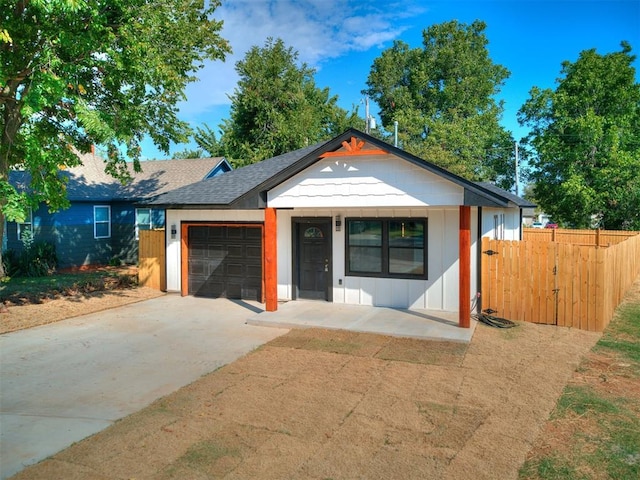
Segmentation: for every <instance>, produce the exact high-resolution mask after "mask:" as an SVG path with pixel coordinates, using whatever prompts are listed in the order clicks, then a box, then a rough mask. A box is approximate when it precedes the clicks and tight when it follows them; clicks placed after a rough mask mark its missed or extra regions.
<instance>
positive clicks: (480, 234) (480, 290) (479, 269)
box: [476, 207, 522, 313]
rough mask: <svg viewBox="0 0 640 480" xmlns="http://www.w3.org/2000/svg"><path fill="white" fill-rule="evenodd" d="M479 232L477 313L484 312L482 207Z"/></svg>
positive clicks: (479, 217)
mask: <svg viewBox="0 0 640 480" xmlns="http://www.w3.org/2000/svg"><path fill="white" fill-rule="evenodd" d="M520 214H521V215H522V210H520ZM477 223H478V231H477V240H476V242H477V245H478V248H477V249H476V256H477V257H478V258H477V260H476V261H477V265H478V268H476V286H477V287H478V291H477V292H476V312H477V313H481V312H482V296H481V295H480V292H482V207H478V222H477Z"/></svg>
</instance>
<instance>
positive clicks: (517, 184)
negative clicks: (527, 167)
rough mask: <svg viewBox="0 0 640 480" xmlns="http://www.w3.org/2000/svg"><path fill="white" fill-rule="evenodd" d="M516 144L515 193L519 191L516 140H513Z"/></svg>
mask: <svg viewBox="0 0 640 480" xmlns="http://www.w3.org/2000/svg"><path fill="white" fill-rule="evenodd" d="M514 143H515V145H516V195H518V191H519V179H518V142H514Z"/></svg>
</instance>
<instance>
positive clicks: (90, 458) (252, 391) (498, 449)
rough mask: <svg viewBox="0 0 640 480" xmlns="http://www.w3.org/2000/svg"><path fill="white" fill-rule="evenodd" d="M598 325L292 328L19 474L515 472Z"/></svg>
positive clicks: (412, 475) (426, 475)
mask: <svg viewBox="0 0 640 480" xmlns="http://www.w3.org/2000/svg"><path fill="white" fill-rule="evenodd" d="M104 298H106V297H104V296H102V297H100V298H99V299H97V300H96V303H99V302H98V300H102V299H104ZM112 298H113V299H114V301H115V300H117V301H124V300H125V296H124V295H123V296H114V297H112ZM56 302H57V300H56ZM81 303H83V304H84V307H83V308H84V310H85V311H90V310H91V308H92V307H91V305H92V304H93V300H92V299H89V298H86V299H84V300H83V301H82V302H81ZM45 305H46V304H45ZM55 305H56V307H55V308H59V309H62V308H63V307H62V305H63V303H60V304H55ZM38 307H39V306H38ZM19 308H25V307H15V308H13V309H10V313H9V315H17V314H18V313H17V310H18V309H19ZM100 308H102V307H100ZM29 315H30V316H33V315H36V313H30V314H29ZM3 321H4V320H3ZM599 337H600V336H599V335H598V334H594V333H587V332H582V331H579V330H573V329H567V328H558V327H551V326H538V325H532V324H520V325H519V326H518V327H516V328H514V329H510V330H498V329H493V328H490V327H487V326H484V325H478V327H477V329H476V332H475V335H474V338H473V340H472V342H471V343H470V344H469V345H466V344H460V343H447V342H434V341H424V340H412V339H399V338H393V337H387V336H380V335H371V334H362V333H353V332H341V331H327V330H319V329H310V330H292V331H291V332H290V333H288V334H286V335H284V336H282V337H279V338H277V339H275V340H273V341H272V342H270V343H268V344H266V345H265V346H263V347H262V348H260V349H258V350H256V351H254V352H252V353H250V354H248V355H246V356H245V357H243V358H241V359H239V360H237V361H236V362H234V363H232V364H229V365H227V366H225V367H223V368H221V369H219V370H217V371H215V372H212V373H211V374H209V375H207V376H205V377H203V378H202V379H200V380H198V381H196V382H194V383H193V384H191V385H189V386H187V387H184V388H182V389H180V390H178V391H177V392H174V393H173V394H171V395H169V396H167V397H164V398H161V399H159V400H157V401H156V402H154V403H153V404H151V405H150V406H149V407H148V408H145V409H143V410H141V411H140V412H138V413H136V414H134V415H131V416H129V417H126V418H124V419H122V420H121V421H118V422H116V423H115V424H114V425H113V426H111V427H110V428H107V429H106V430H104V431H102V432H100V433H98V434H96V435H93V436H92V437H90V438H88V439H86V440H84V441H82V442H79V443H77V444H75V445H73V446H71V447H69V448H68V449H66V450H64V451H62V452H60V453H58V454H56V455H54V456H53V457H51V458H49V459H47V460H44V461H43V462H40V463H39V464H37V465H34V466H32V467H29V468H27V469H25V470H23V471H22V472H20V473H19V474H18V475H16V476H15V477H14V478H15V479H16V480H18V479H20V480H24V479H43V480H44V479H46V480H51V479H65V480H76V479H77V480H79V479H82V480H87V479H92V480H104V479H123V480H124V479H136V480H142V479H163V480H164V479H189V480H190V479H193V480H197V479H216V478H220V479H228V480H230V479H254V478H259V479H314V480H321V479H334V480H337V479H383V478H384V479H403V480H404V479H456V480H458V479H467V478H468V479H500V480H502V479H510V478H517V475H518V469H519V468H520V466H521V465H522V463H523V461H524V460H525V458H526V455H527V452H528V451H529V450H530V449H531V448H532V445H533V444H534V441H535V440H536V437H537V436H538V435H539V433H540V432H541V431H542V427H543V425H544V423H545V421H546V419H547V418H548V416H549V413H550V412H551V410H552V409H553V407H554V405H555V402H556V400H557V398H558V397H559V395H560V393H561V392H562V389H563V387H564V386H565V385H566V384H567V382H568V380H569V379H570V378H571V376H572V374H573V373H574V371H575V369H576V367H577V365H578V363H579V362H580V360H581V358H582V357H583V356H584V355H585V354H586V353H587V352H588V351H589V350H590V349H591V347H592V346H593V345H594V344H595V342H596V341H597V340H598V338H599Z"/></svg>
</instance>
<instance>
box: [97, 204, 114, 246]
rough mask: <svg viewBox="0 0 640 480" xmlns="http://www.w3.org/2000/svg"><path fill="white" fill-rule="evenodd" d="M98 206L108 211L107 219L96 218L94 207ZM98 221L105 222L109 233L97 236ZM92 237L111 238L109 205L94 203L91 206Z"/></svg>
mask: <svg viewBox="0 0 640 480" xmlns="http://www.w3.org/2000/svg"><path fill="white" fill-rule="evenodd" d="M98 208H106V209H107V212H109V218H108V220H101V221H97V220H96V209H98ZM99 223H106V224H107V225H108V227H109V233H107V235H106V236H100V237H99V236H98V231H97V228H96V227H97V225H98V224H99ZM93 238H111V205H94V206H93Z"/></svg>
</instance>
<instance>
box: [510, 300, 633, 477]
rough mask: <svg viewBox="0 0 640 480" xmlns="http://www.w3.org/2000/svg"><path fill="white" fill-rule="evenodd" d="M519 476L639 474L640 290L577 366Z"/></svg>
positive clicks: (629, 475) (613, 475)
mask: <svg viewBox="0 0 640 480" xmlns="http://www.w3.org/2000/svg"><path fill="white" fill-rule="evenodd" d="M519 478H520V479H526V480H533V479H536V480H538V479H542V480H552V479H563V480H564V479H567V480H587V479H595V478H612V479H618V478H619V479H627V478H629V479H631V478H640V295H638V294H636V295H634V296H633V298H632V300H631V301H628V302H626V303H624V304H623V305H621V306H620V308H619V309H618V311H617V312H616V316H615V318H614V320H613V321H612V322H611V325H610V326H609V328H608V329H607V330H606V331H605V333H604V335H603V337H602V339H601V340H600V341H599V342H598V343H597V345H596V346H595V347H594V349H593V351H592V352H591V353H590V355H589V356H588V357H587V358H586V359H585V360H584V361H583V362H582V364H581V365H580V367H579V368H578V369H577V371H576V374H575V375H574V378H573V380H572V381H571V382H570V383H569V385H567V387H566V388H565V390H564V392H563V394H562V396H561V397H560V399H559V400H558V403H557V405H556V408H555V410H554V412H553V413H552V415H551V419H550V421H549V422H548V423H547V425H546V427H545V432H544V434H543V435H542V437H541V439H539V441H538V442H537V444H536V446H535V447H534V449H533V450H532V451H531V452H530V453H529V456H528V459H527V461H526V462H525V464H524V465H523V467H522V468H521V470H520V476H519Z"/></svg>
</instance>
